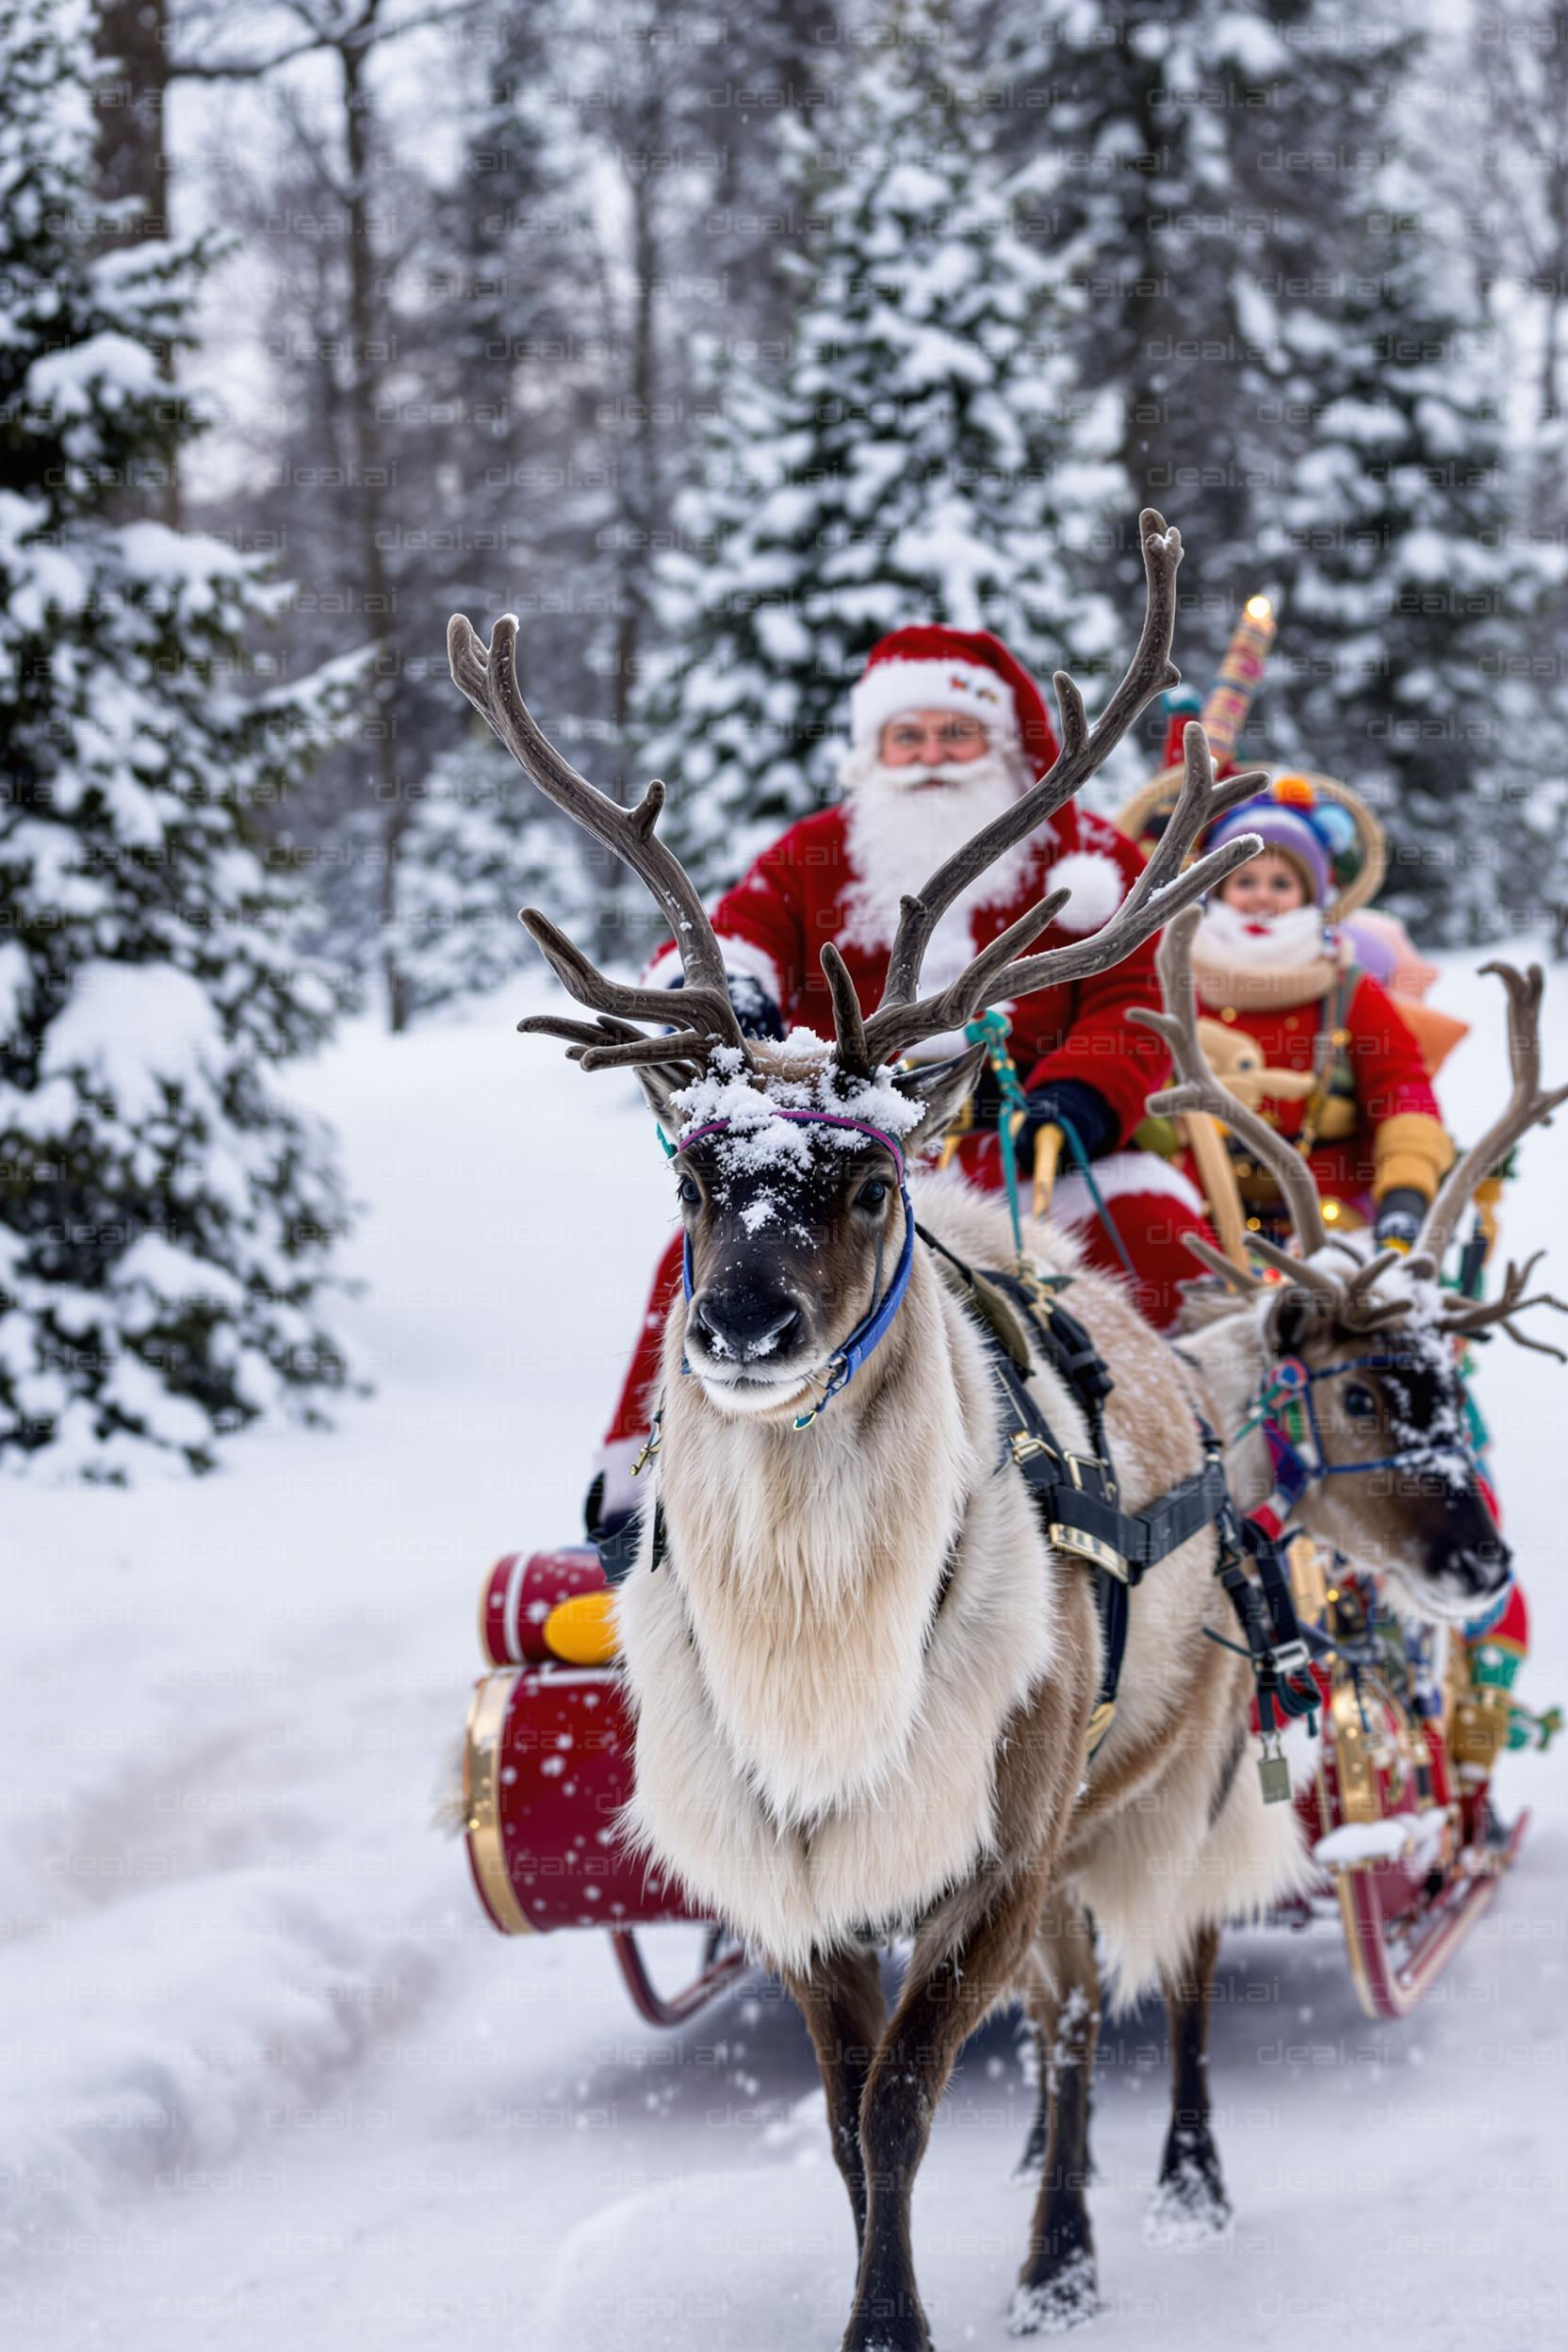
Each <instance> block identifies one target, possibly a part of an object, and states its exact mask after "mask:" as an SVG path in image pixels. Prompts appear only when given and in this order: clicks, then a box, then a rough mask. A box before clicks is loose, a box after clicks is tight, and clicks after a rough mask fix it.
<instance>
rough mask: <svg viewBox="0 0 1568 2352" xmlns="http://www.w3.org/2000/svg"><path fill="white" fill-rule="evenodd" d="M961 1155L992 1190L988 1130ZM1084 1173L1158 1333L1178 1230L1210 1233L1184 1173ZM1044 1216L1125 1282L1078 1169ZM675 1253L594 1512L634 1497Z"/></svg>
mask: <svg viewBox="0 0 1568 2352" xmlns="http://www.w3.org/2000/svg"><path fill="white" fill-rule="evenodd" d="M962 1158H963V1164H964V1169H965V1173H966V1174H967V1175H968V1176H969V1177H970V1178H971V1179H972V1181H973V1182H974V1183H976V1184H979V1185H981V1186H982V1187H983V1188H984V1189H987V1190H993V1189H997V1188H999V1187H1000V1184H1001V1176H1000V1164H999V1162H998V1159H997V1155H996V1139H995V1137H994V1136H993V1135H976V1136H970V1137H968V1138H966V1140H965V1144H964V1147H963V1153H962ZM1094 1178H1095V1184H1096V1186H1097V1188H1098V1189H1099V1192H1100V1195H1101V1199H1102V1201H1103V1203H1104V1208H1105V1214H1106V1216H1108V1217H1110V1218H1111V1219H1112V1221H1113V1222H1114V1224H1115V1226H1116V1229H1117V1233H1118V1235H1119V1238H1120V1241H1121V1244H1122V1248H1123V1249H1124V1250H1125V1251H1126V1253H1127V1257H1128V1259H1129V1260H1130V1262H1131V1264H1132V1267H1133V1276H1134V1280H1133V1284H1132V1292H1133V1297H1134V1299H1135V1300H1136V1302H1137V1304H1138V1306H1139V1308H1140V1309H1141V1310H1142V1312H1143V1313H1144V1314H1145V1315H1147V1316H1148V1318H1149V1320H1150V1321H1151V1322H1152V1324H1153V1325H1154V1326H1155V1327H1156V1329H1158V1330H1161V1331H1163V1330H1165V1329H1166V1328H1167V1327H1168V1325H1170V1324H1171V1323H1173V1322H1174V1321H1175V1318H1176V1310H1177V1308H1178V1306H1179V1305H1180V1303H1181V1301H1180V1299H1178V1297H1177V1293H1176V1284H1177V1283H1178V1282H1186V1281H1188V1280H1190V1279H1191V1277H1192V1276H1193V1275H1194V1274H1196V1273H1198V1272H1199V1271H1200V1268H1199V1266H1198V1263H1197V1261H1196V1259H1195V1258H1194V1257H1193V1255H1192V1253H1191V1251H1190V1250H1186V1249H1184V1247H1183V1243H1182V1235H1183V1234H1184V1233H1201V1234H1202V1235H1203V1236H1204V1237H1205V1239H1207V1240H1209V1241H1212V1240H1213V1239H1214V1235H1213V1233H1211V1232H1210V1231H1209V1227H1208V1225H1207V1223H1206V1222H1205V1220H1204V1217H1203V1213H1202V1207H1201V1202H1200V1201H1199V1196H1198V1194H1197V1192H1196V1191H1195V1190H1194V1189H1193V1187H1192V1185H1191V1184H1189V1183H1188V1182H1187V1180H1186V1178H1185V1177H1184V1176H1182V1175H1181V1174H1180V1173H1179V1172H1178V1171H1176V1170H1175V1169H1172V1168H1169V1167H1168V1164H1167V1163H1166V1162H1165V1161H1163V1160H1158V1159H1156V1158H1155V1157H1154V1155H1153V1153H1152V1152H1113V1153H1112V1154H1111V1156H1110V1157H1109V1158H1108V1159H1104V1160H1097V1161H1096V1162H1095V1163H1094ZM1025 1198H1026V1199H1027V1192H1026V1193H1025ZM1052 1221H1053V1223H1054V1224H1057V1225H1059V1226H1061V1227H1062V1228H1063V1229H1064V1230H1065V1231H1066V1232H1068V1233H1070V1234H1071V1236H1072V1238H1073V1240H1074V1241H1076V1242H1077V1244H1078V1246H1079V1248H1080V1249H1081V1250H1082V1251H1083V1256H1084V1263H1085V1265H1086V1266H1093V1268H1094V1269H1095V1271H1096V1272H1097V1273H1102V1274H1118V1275H1120V1276H1121V1277H1122V1278H1123V1280H1125V1279H1126V1267H1125V1266H1123V1265H1122V1261H1121V1256H1120V1253H1119V1251H1118V1250H1117V1247H1116V1244H1115V1242H1113V1241H1112V1239H1111V1237H1110V1235H1109V1233H1107V1232H1106V1231H1105V1228H1104V1225H1103V1222H1102V1220H1101V1216H1100V1212H1099V1211H1098V1209H1097V1208H1096V1207H1095V1204H1094V1201H1093V1199H1092V1197H1091V1195H1090V1194H1089V1191H1088V1187H1087V1185H1086V1182H1085V1180H1084V1178H1083V1176H1082V1175H1079V1174H1070V1175H1067V1176H1064V1177H1063V1178H1062V1179H1061V1180H1060V1182H1059V1183H1058V1184H1057V1187H1056V1196H1055V1200H1054V1202H1053V1205H1052ZM680 1253H681V1237H680V1235H679V1234H678V1233H677V1234H676V1236H675V1238H674V1239H673V1240H672V1241H671V1242H670V1243H669V1244H668V1246H667V1247H666V1249H665V1250H664V1254H663V1256H662V1258H661V1259H660V1261H659V1267H658V1271H657V1272H656V1273H655V1275H654V1278H653V1288H652V1289H651V1291H650V1292H649V1293H648V1303H647V1306H646V1308H645V1312H644V1315H643V1320H642V1324H641V1326H640V1327H639V1330H638V1333H637V1344H636V1347H635V1348H633V1350H632V1355H631V1362H630V1364H629V1365H628V1366H627V1375H626V1379H625V1380H624V1382H623V1383H622V1387H621V1393H620V1397H619V1399H618V1400H617V1402H616V1406H615V1413H614V1418H613V1420H612V1422H611V1424H610V1427H609V1429H608V1430H607V1431H606V1432H605V1439H604V1444H603V1446H602V1447H601V1449H600V1452H599V1457H598V1464H597V1466H598V1468H599V1470H600V1471H602V1473H603V1475H604V1495H603V1499H602V1502H601V1504H600V1509H601V1511H605V1512H610V1511H629V1509H630V1508H631V1506H632V1504H633V1503H634V1502H635V1501H636V1500H637V1489H636V1487H635V1486H634V1485H633V1483H632V1478H631V1464H632V1462H634V1461H635V1460H636V1457H637V1455H638V1453H639V1452H640V1450H641V1448H642V1445H643V1441H644V1439H645V1437H646V1435H647V1432H648V1425H649V1423H650V1421H651V1420H652V1417H653V1406H654V1397H655V1394H656V1392H657V1389H658V1385H659V1360H660V1350H661V1348H662V1342H663V1336H664V1317H665V1315H666V1314H667V1313H668V1312H669V1306H670V1301H671V1299H674V1298H675V1297H676V1295H677V1293H678V1290H679V1288H680Z"/></svg>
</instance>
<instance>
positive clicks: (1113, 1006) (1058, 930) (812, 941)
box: [649, 807, 1168, 1182]
mask: <svg viewBox="0 0 1568 2352" xmlns="http://www.w3.org/2000/svg"><path fill="white" fill-rule="evenodd" d="M1142 866H1143V859H1142V858H1141V857H1140V856H1139V853H1138V852H1137V850H1136V849H1135V847H1134V846H1133V844H1132V842H1131V841H1127V840H1125V839H1124V838H1123V836H1122V835H1121V834H1119V833H1118V832H1117V831H1116V830H1115V828H1114V826H1112V825H1107V824H1106V823H1105V822H1104V820H1103V818H1100V817H1097V816H1094V815H1092V814H1091V813H1090V812H1089V811H1088V810H1086V809H1085V810H1080V809H1075V808H1072V807H1068V808H1066V809H1061V810H1059V811H1058V813H1057V814H1056V816H1054V818H1053V819H1052V821H1051V823H1050V825H1048V826H1046V827H1045V828H1044V829H1043V830H1042V831H1041V833H1040V834H1039V835H1038V836H1037V839H1036V841H1034V842H1033V843H1031V844H1030V846H1029V849H1028V851H1027V854H1026V858H1025V860H1024V862H1023V863H1022V865H1021V872H1020V876H1019V879H1018V880H1017V883H1016V887H1015V888H1014V889H1013V890H1011V892H1010V893H1009V895H1008V896H1007V897H1006V898H1005V900H1004V901H1001V902H999V903H998V904H997V905H995V906H990V907H977V908H976V909H974V911H973V912H972V915H971V917H970V934H971V938H972V942H973V946H974V949H975V950H976V951H978V950H979V949H981V948H983V947H987V946H988V945H989V943H990V942H991V940H992V939H1000V937H1001V935H1002V933H1003V932H1004V931H1005V929H1006V928H1007V925H1008V924H1009V923H1016V922H1017V921H1018V919H1019V917H1020V916H1021V915H1024V914H1027V912H1028V911H1029V908H1030V907H1033V906H1035V905H1037V903H1038V901H1039V900H1040V899H1042V898H1044V897H1045V896H1046V895H1047V894H1048V892H1050V891H1051V890H1056V889H1065V888H1070V889H1071V890H1072V892H1073V896H1072V900H1071V903H1070V905H1069V906H1068V907H1066V908H1065V909H1064V911H1063V915H1062V917H1061V918H1059V919H1058V921H1057V922H1055V923H1053V924H1052V926H1051V928H1050V929H1049V930H1048V931H1046V932H1043V933H1042V934H1041V936H1040V938H1039V939H1037V941H1035V942H1034V944H1033V946H1032V947H1031V948H1030V950H1029V951H1028V952H1029V953H1031V954H1037V953H1039V952H1040V951H1042V950H1045V949H1049V948H1053V947H1061V946H1066V945H1068V944H1070V942H1072V941H1074V940H1076V939H1082V938H1083V937H1084V936H1085V935H1086V933H1087V932H1090V931H1097V930H1098V929H1099V928H1100V926H1101V924H1102V923H1104V922H1105V921H1106V920H1107V918H1108V917H1109V916H1110V915H1111V914H1112V913H1113V912H1114V911H1115V909H1116V907H1118V906H1119V905H1120V903H1121V900H1122V899H1123V898H1124V897H1125V896H1126V894H1127V892H1128V890H1130V889H1131V888H1132V885H1133V883H1134V882H1135V880H1136V878H1137V875H1138V874H1139V873H1140V872H1141V870H1142ZM860 879H861V877H860V875H859V874H858V871H857V868H856V864H855V859H854V856H853V851H852V846H851V839H850V831H849V820H848V815H847V812H846V811H845V810H844V809H823V810H822V811H821V812H820V813H819V814H818V815H816V816H811V817H806V818H803V819H802V821H801V822H800V824H798V825H792V826H791V828H790V830H789V832H788V833H786V834H785V835H784V836H783V838H782V839H781V840H779V841H775V842H774V844H773V846H772V848H771V849H766V850H764V851H763V853H762V855H761V857H760V858H758V860H757V862H756V864H755V865H754V866H753V867H752V869H751V871H750V872H749V874H744V875H743V877H742V879H741V880H740V881H739V882H738V883H737V884H736V885H735V888H734V889H733V890H728V891H727V892H726V894H725V896H724V897H723V898H722V899H720V901H719V903H718V906H717V907H715V909H714V911H713V928H714V930H715V931H716V932H717V933H718V935H719V939H720V942H721V944H722V946H723V948H724V951H725V961H726V964H727V966H728V968H729V970H730V971H732V972H742V973H745V974H747V975H749V976H750V977H752V978H754V979H757V980H759V981H760V983H761V985H762V987H763V988H766V989H767V991H768V994H769V995H770V996H771V997H772V998H773V1000H774V1002H775V1004H776V1005H777V1006H778V1008H779V1011H780V1013H781V1014H782V1015H783V1019H784V1025H785V1027H786V1028H791V1027H802V1028H808V1029H814V1030H816V1031H817V1033H818V1035H819V1036H822V1037H831V1036H832V1035H833V1001H832V998H831V996H830V994H829V992H828V987H827V982H826V981H825V978H824V977H823V971H822V950H823V946H824V943H825V941H826V940H829V939H831V940H833V941H834V942H835V944H836V945H837V946H838V948H839V950H840V953H841V955H842V956H843V959H844V962H845V964H846V965H847V967H848V969H849V975H850V978H851V979H852V980H853V982H854V984H855V993H856V996H857V997H858V1000H859V1003H860V1007H861V1010H862V1011H863V1012H865V1013H871V1012H874V1010H875V1008H876V1005H877V1003H878V1001H879V1000H880V997H881V994H882V988H883V984H884V982H885V981H886V979H887V976H888V958H889V953H890V945H891V941H890V939H885V940H883V941H882V942H881V943H880V944H876V945H872V944H868V943H866V942H865V941H864V939H863V938H862V937H861V933H862V931H863V928H864V926H863V925H858V924H857V923H856V921H855V920H854V894H855V890H856V886H857V884H858V882H859V881H860ZM678 970H679V962H678V956H677V954H676V950H675V948H674V946H673V945H672V946H670V947H668V948H666V949H665V950H664V951H663V952H662V955H661V956H659V957H658V958H657V959H656V960H655V963H654V965H653V966H652V969H651V971H650V973H649V977H650V978H651V979H653V980H655V981H662V980H665V979H668V978H670V977H672V976H673V975H674V973H675V972H678ZM1159 1001H1160V991H1159V983H1158V981H1157V979H1156V978H1155V975H1154V942H1153V941H1152V939H1151V940H1148V941H1146V942H1145V944H1144V945H1143V946H1142V947H1140V948H1135V950H1134V952H1133V954H1132V955H1131V956H1128V957H1127V959H1126V961H1125V962H1124V963H1120V964H1118V965H1117V966H1116V967H1115V968H1114V970H1112V971H1110V972H1101V973H1099V974H1098V975H1097V976H1096V977H1095V978H1094V979H1091V980H1084V981H1079V982H1076V983H1069V984H1068V985H1066V986H1064V987H1061V988H1041V989H1040V990H1039V991H1038V992H1037V994H1036V995H1034V996H1027V997H1024V998H1022V999H1021V1001H1020V1003H1019V1004H1018V1005H1015V1006H1010V1007H1007V1008H1006V1009H1007V1010H1008V1011H1009V1013H1010V1016H1011V1019H1012V1024H1013V1028H1012V1037H1011V1038H1010V1040H1009V1042H1010V1046H1011V1050H1012V1054H1013V1058H1014V1060H1015V1061H1016V1063H1017V1064H1018V1069H1019V1074H1020V1076H1021V1078H1022V1080H1023V1083H1024V1086H1026V1087H1035V1086H1046V1085H1048V1084H1049V1083H1050V1081H1051V1080H1053V1079H1059V1078H1075V1079H1078V1080H1080V1081H1081V1082H1083V1083H1084V1084H1086V1085H1088V1086H1093V1087H1094V1088H1095V1089H1096V1090H1097V1092H1099V1093H1100V1094H1102V1095H1103V1097H1104V1099H1105V1101H1106V1102H1107V1103H1109V1104H1110V1107H1111V1109H1112V1111H1113V1112H1114V1114H1115V1117H1116V1121H1117V1139H1118V1140H1120V1139H1121V1138H1123V1137H1124V1136H1126V1135H1131V1133H1132V1131H1133V1129H1134V1128H1135V1126H1136V1125H1137V1124H1138V1121H1139V1120H1140V1119H1142V1118H1143V1115H1144V1097H1145V1096H1146V1095H1147V1094H1149V1093H1150V1092H1151V1091H1152V1089H1153V1088H1154V1087H1156V1086H1159V1085H1161V1083H1162V1082H1163V1080H1164V1079H1165V1077H1166V1074H1167V1070H1168V1062H1167V1059H1166V1054H1165V1049H1164V1047H1163V1046H1162V1045H1161V1044H1160V1042H1159V1040H1158V1038H1157V1037H1154V1036H1152V1034H1151V1032H1150V1031H1148V1030H1147V1029H1141V1028H1137V1027H1135V1025H1134V1024H1133V1023H1132V1022H1130V1021H1128V1019H1127V1014H1128V1011H1129V1009H1130V1008H1131V1007H1132V1006H1133V1005H1158V1003H1159ZM983 1141H985V1142H988V1143H989V1145H990V1147H991V1148H989V1149H988V1150H984V1149H981V1148H980V1147H981V1145H982V1142H983ZM987 1163H989V1166H987ZM995 1163H996V1153H995V1150H994V1138H987V1139H982V1138H978V1137H976V1138H973V1139H972V1142H971V1143H970V1144H967V1145H966V1146H965V1164H966V1166H967V1167H968V1168H970V1172H971V1173H972V1174H973V1175H975V1176H976V1177H977V1178H978V1179H979V1180H980V1181H982V1182H986V1181H989V1182H999V1181H1000V1177H999V1175H998V1174H997V1173H996V1169H995Z"/></svg>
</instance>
